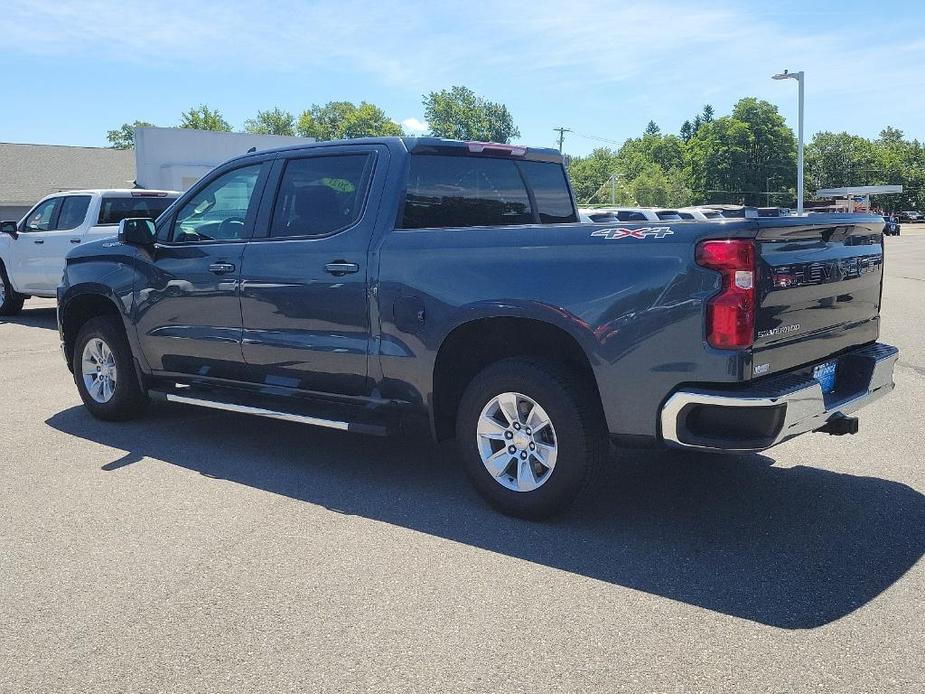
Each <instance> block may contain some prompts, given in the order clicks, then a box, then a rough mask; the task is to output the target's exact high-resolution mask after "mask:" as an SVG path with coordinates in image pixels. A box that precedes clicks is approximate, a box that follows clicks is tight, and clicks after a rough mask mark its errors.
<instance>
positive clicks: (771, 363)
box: [752, 215, 883, 376]
mask: <svg viewBox="0 0 925 694" xmlns="http://www.w3.org/2000/svg"><path fill="white" fill-rule="evenodd" d="M756 250H757V254H756V255H757V270H758V273H757V290H758V292H757V301H758V309H757V314H756V317H755V320H756V326H755V327H756V337H755V343H754V347H753V362H752V363H753V369H754V374H755V375H756V376H760V375H764V374H768V373H775V372H778V371H783V370H785V369H790V368H793V367H796V366H800V365H803V364H808V363H810V362H814V361H821V360H823V359H825V358H827V357H829V356H831V355H834V354H837V353H839V352H841V351H843V350H845V349H848V348H850V347H854V346H857V345H862V344H866V343H869V342H873V341H875V340H876V339H877V337H878V334H879V326H880V315H879V314H880V289H881V284H882V281H883V219H882V218H880V217H873V216H867V215H863V216H861V215H818V216H813V217H809V218H807V217H791V218H780V219H768V220H759V231H758V235H757V237H756Z"/></svg>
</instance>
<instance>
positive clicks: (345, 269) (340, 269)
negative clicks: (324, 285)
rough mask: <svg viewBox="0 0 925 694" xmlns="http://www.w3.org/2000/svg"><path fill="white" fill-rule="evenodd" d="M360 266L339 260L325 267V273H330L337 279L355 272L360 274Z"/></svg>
mask: <svg viewBox="0 0 925 694" xmlns="http://www.w3.org/2000/svg"><path fill="white" fill-rule="evenodd" d="M359 270H360V266H359V265H357V264H356V263H348V262H345V261H343V260H338V261H337V262H334V263H328V264H327V265H325V266H324V271H325V272H330V273H331V274H332V275H334V276H335V277H340V276H341V275H347V274H350V273H353V272H359Z"/></svg>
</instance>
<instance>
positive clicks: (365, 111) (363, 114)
mask: <svg viewBox="0 0 925 694" xmlns="http://www.w3.org/2000/svg"><path fill="white" fill-rule="evenodd" d="M296 131H297V132H298V134H299V135H301V136H302V137H313V138H315V139H316V140H344V139H350V138H354V137H384V136H389V135H401V134H402V130H401V126H400V125H399V124H398V123H396V122H395V121H393V120H391V119H390V118H389V117H388V116H386V115H385V112H384V111H383V110H382V109H381V108H379V107H378V106H374V105H373V104H370V103H368V102H366V101H361V102H360V105H359V106H357V105H354V104H353V103H351V102H349V101H330V102H328V103H327V104H325V105H323V106H319V105H318V104H314V105H312V107H311V108H310V109H309V110H307V111H304V112H303V113H302V115H301V116H299V121H298V123H297V124H296Z"/></svg>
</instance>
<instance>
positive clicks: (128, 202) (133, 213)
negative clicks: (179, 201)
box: [97, 196, 174, 226]
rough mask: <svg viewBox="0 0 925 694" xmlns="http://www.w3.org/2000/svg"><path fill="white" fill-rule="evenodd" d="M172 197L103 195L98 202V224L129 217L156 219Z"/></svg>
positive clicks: (168, 204) (102, 224)
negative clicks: (115, 196)
mask: <svg viewBox="0 0 925 694" xmlns="http://www.w3.org/2000/svg"><path fill="white" fill-rule="evenodd" d="M173 201H174V198H168V197H148V196H138V197H128V198H125V197H119V198H114V197H104V198H103V200H102V202H101V203H100V216H99V219H98V220H97V225H98V226H106V225H107V224H118V223H119V222H121V221H122V220H123V219H129V218H131V217H148V218H150V219H157V218H158V216H160V214H161V212H163V211H164V210H166V209H167V208H168V207H170V204H171V203H172V202H173Z"/></svg>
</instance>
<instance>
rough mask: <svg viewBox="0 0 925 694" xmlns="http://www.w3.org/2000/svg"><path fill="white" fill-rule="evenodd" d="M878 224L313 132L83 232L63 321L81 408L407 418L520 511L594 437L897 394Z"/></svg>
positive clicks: (700, 444) (770, 418) (563, 478)
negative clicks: (605, 193) (661, 212)
mask: <svg viewBox="0 0 925 694" xmlns="http://www.w3.org/2000/svg"><path fill="white" fill-rule="evenodd" d="M882 232H883V220H882V218H880V217H874V216H863V215H816V216H813V217H779V218H768V219H757V218H738V219H723V220H719V221H679V220H670V221H648V220H647V221H640V222H622V221H621V222H617V223H605V224H587V223H581V222H580V221H579V217H578V212H577V208H576V206H575V200H574V196H573V194H572V192H571V189H570V186H569V183H568V179H567V176H566V172H565V169H564V167H563V164H562V160H561V157H560V155H559V154H558V152H556V151H554V150H549V149H534V148H526V147H519V146H510V145H496V144H490V143H479V142H458V141H449V140H440V139H435V138H383V139H366V140H351V141H343V142H336V143H312V144H308V145H299V146H295V147H290V148H285V149H279V150H274V151H264V152H258V153H253V154H248V155H245V156H242V157H239V158H236V159H233V160H231V161H229V162H227V163H225V164H223V165H221V166H220V167H218V168H217V169H215V170H214V171H213V172H212V173H211V174H209V175H208V176H206V177H205V178H204V179H203V180H201V181H200V182H199V183H197V184H196V185H195V186H194V187H193V188H192V189H191V190H189V191H188V192H186V193H185V194H184V195H183V196H182V197H181V198H180V199H179V200H177V201H176V202H175V203H174V204H173V205H171V206H170V207H169V208H168V209H167V210H166V211H165V212H164V213H163V214H161V215H160V217H158V219H157V221H156V223H155V222H154V221H152V220H146V219H129V220H125V221H124V222H122V224H121V226H120V230H119V237H118V240H116V239H115V238H114V239H110V240H108V241H99V242H95V243H89V244H81V245H80V246H79V247H77V248H75V249H74V250H73V251H72V252H71V253H70V254H69V255H68V258H67V266H66V270H65V275H64V280H63V284H62V286H61V287H60V288H59V291H58V300H59V326H60V332H61V339H62V344H63V348H64V355H65V358H66V360H67V364H68V366H69V367H70V369H71V370H72V371H73V373H74V379H75V382H76V385H77V388H78V390H79V392H80V395H81V397H82V399H83V401H84V403H85V404H86V407H87V408H88V409H89V410H90V412H91V413H93V414H94V415H95V416H97V417H100V418H103V419H125V418H129V417H134V416H137V415H139V414H140V413H141V412H142V409H143V407H144V405H145V403H146V402H147V401H148V400H149V399H150V398H159V399H162V400H167V401H172V402H177V403H186V404H189V405H198V406H203V407H210V408H217V409H220V410H229V411H233V412H243V413H249V414H254V415H263V416H266V417H274V418H278V419H285V420H291V421H296V422H304V423H309V424H315V425H320V426H325V427H333V428H336V429H342V430H345V431H350V432H353V431H355V432H362V433H368V434H385V433H388V432H390V431H395V430H398V429H405V430H406V431H411V432H417V431H420V430H421V428H422V427H420V426H418V423H419V422H423V423H427V424H429V431H430V432H431V433H432V434H433V435H434V436H436V437H437V438H438V439H446V438H455V439H456V441H457V443H458V446H459V451H460V455H461V459H462V461H463V464H464V465H465V467H466V469H467V471H468V473H469V475H470V477H471V479H472V481H473V483H474V484H475V486H476V488H477V489H478V490H479V491H480V492H481V493H482V494H483V495H484V496H485V497H486V498H487V499H488V500H489V501H490V502H491V503H493V504H494V505H496V506H497V507H498V508H500V509H501V510H503V511H505V512H507V513H511V514H515V515H520V516H526V517H534V518H535V517H542V516H545V515H548V514H550V513H552V512H554V511H557V510H559V509H561V508H563V507H564V506H566V505H567V504H568V503H569V502H571V501H572V500H573V499H574V498H575V497H576V495H577V493H578V492H579V491H580V490H581V489H582V487H583V486H584V485H586V484H587V482H588V480H589V479H591V475H592V473H593V471H594V469H595V468H596V467H597V466H598V465H600V464H601V463H602V461H603V460H604V458H605V457H606V452H607V450H608V445H609V443H610V441H614V442H616V443H618V444H627V445H634V446H668V447H676V448H687V449H701V450H708V451H760V450H763V449H766V448H769V447H771V446H774V445H776V444H778V443H780V442H782V441H785V440H787V439H790V438H792V437H794V436H797V435H799V434H803V433H806V432H811V431H822V432H828V433H830V434H847V433H854V432H855V431H856V429H857V419H856V418H855V417H853V416H852V415H853V413H854V412H855V411H856V410H858V409H859V408H860V407H862V406H864V405H866V404H867V403H869V402H871V401H872V400H874V399H876V398H878V397H880V396H882V395H884V394H886V393H888V392H889V391H890V390H891V389H892V388H893V379H892V373H893V365H894V362H895V360H896V358H897V350H896V349H895V348H894V347H891V346H889V345H885V344H881V343H879V342H878V341H877V339H878V333H879V325H880V320H879V309H880V296H881V282H882V278H883V240H882ZM424 430H425V431H426V430H427V429H424ZM255 464H256V463H255ZM421 464H422V465H423V464H426V461H423V460H422V461H421Z"/></svg>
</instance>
